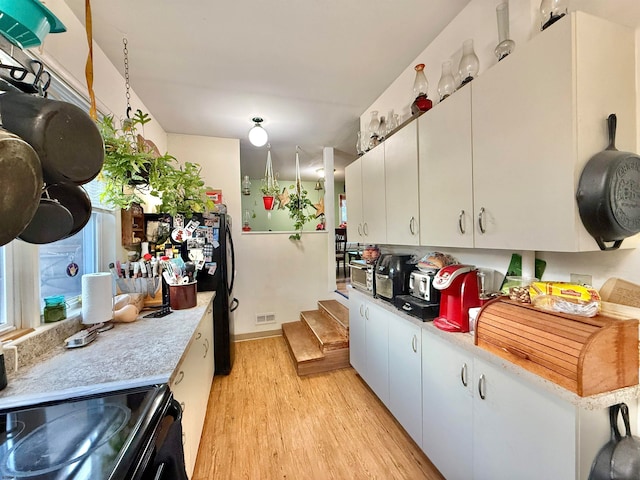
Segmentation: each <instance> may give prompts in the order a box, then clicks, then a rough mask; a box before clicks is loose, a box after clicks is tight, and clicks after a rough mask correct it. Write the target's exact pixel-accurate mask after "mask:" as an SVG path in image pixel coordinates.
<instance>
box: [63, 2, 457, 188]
mask: <svg viewBox="0 0 640 480" xmlns="http://www.w3.org/2000/svg"><path fill="white" fill-rule="evenodd" d="M65 1H66V3H67V4H68V5H69V7H70V8H71V9H72V10H73V12H74V14H75V15H76V16H77V17H78V18H79V19H80V21H81V22H82V23H83V24H84V5H85V0H65ZM468 2H469V0H431V1H430V2H425V1H424V0H348V1H345V0H270V1H265V0H239V1H213V0H180V1H179V0H109V1H106V0H103V1H100V0H94V1H93V2H92V4H91V9H92V15H93V35H94V39H95V41H96V42H97V44H98V45H99V46H100V47H101V48H102V50H104V52H105V53H106V55H107V56H108V57H109V59H110V60H111V62H112V63H113V64H114V65H115V66H116V67H117V68H119V69H120V70H121V71H122V73H124V66H123V65H124V55H123V38H124V37H126V38H127V43H128V58H129V73H130V83H131V87H132V88H133V89H134V90H135V92H136V93H137V94H138V96H139V97H140V98H141V100H142V101H143V102H144V104H145V105H146V107H147V108H148V109H149V111H150V113H151V114H152V117H153V119H154V121H157V122H159V124H160V125H161V126H162V127H163V128H164V130H165V131H167V132H169V133H180V134H189V135H204V136H214V137H229V138H239V139H240V156H241V169H242V172H241V173H242V174H243V175H250V176H251V177H252V178H260V177H262V176H263V175H264V166H265V161H266V147H262V148H256V147H254V146H252V145H251V144H250V143H249V141H248V139H247V132H248V130H249V129H250V128H251V126H252V122H251V118H252V117H254V116H259V117H262V118H263V119H264V123H263V125H264V128H265V129H266V130H267V132H268V133H269V142H270V144H271V152H272V159H273V165H274V171H276V172H279V175H280V178H282V179H292V178H294V172H295V170H294V165H295V149H296V145H299V146H300V162H301V164H302V165H304V166H305V168H304V169H303V179H305V177H306V178H307V179H310V180H315V179H316V175H317V174H316V170H317V169H318V168H320V167H322V148H323V147H334V148H335V149H336V150H335V165H336V177H337V178H338V179H340V178H343V175H344V166H345V165H347V164H348V163H350V162H351V161H352V160H353V159H354V158H355V156H356V151H355V143H356V133H357V130H358V128H359V117H360V115H361V114H362V113H363V112H364V111H365V110H366V109H367V108H368V107H369V106H370V105H371V104H372V103H373V102H374V101H375V100H376V98H377V97H378V96H379V95H380V94H381V93H382V92H383V91H384V90H385V89H386V88H387V87H388V86H389V85H390V84H391V83H392V82H393V80H395V79H396V78H397V77H398V75H399V74H400V73H401V72H402V71H403V70H404V69H405V68H406V67H407V65H409V64H410V63H411V62H412V61H413V60H414V59H415V58H416V57H417V56H418V55H419V53H420V52H421V51H422V50H424V48H425V47H426V46H427V45H428V44H429V43H430V42H431V41H432V40H433V39H434V38H435V37H436V36H437V35H438V34H439V33H440V32H441V31H442V29H443V28H444V27H445V26H446V25H447V24H448V23H449V22H450V21H451V20H452V19H453V18H454V17H455V16H456V15H457V13H458V12H459V11H460V10H461V9H462V8H464V6H465V5H466V4H467V3H468ZM432 12H437V15H433V14H431V13H432ZM118 88H120V87H118ZM122 88H123V92H122V93H123V96H124V94H125V92H124V87H122ZM132 106H133V108H134V109H135V108H136V106H135V105H132Z"/></svg>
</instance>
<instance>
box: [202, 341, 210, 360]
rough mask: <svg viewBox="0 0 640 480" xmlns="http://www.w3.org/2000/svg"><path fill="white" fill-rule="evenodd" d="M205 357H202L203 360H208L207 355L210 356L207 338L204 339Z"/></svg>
mask: <svg viewBox="0 0 640 480" xmlns="http://www.w3.org/2000/svg"><path fill="white" fill-rule="evenodd" d="M203 345H204V355H203V356H202V358H207V355H208V354H209V339H208V338H205V339H204V343H203Z"/></svg>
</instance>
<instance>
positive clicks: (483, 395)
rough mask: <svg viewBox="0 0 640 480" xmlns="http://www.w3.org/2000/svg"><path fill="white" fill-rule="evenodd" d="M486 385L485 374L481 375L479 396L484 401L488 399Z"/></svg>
mask: <svg viewBox="0 0 640 480" xmlns="http://www.w3.org/2000/svg"><path fill="white" fill-rule="evenodd" d="M485 383H486V380H485V378H484V373H483V374H482V375H480V378H479V379H478V394H479V395H480V398H481V399H482V400H484V399H485V398H486V396H487V395H486V392H485Z"/></svg>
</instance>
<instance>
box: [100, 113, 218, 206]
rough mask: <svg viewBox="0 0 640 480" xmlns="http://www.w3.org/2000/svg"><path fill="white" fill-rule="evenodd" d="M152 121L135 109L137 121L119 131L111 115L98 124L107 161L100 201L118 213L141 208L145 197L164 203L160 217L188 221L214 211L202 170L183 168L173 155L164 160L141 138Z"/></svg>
mask: <svg viewBox="0 0 640 480" xmlns="http://www.w3.org/2000/svg"><path fill="white" fill-rule="evenodd" d="M150 121H151V118H150V117H149V115H148V114H146V113H143V112H142V111H141V110H136V113H135V114H134V116H133V118H130V119H126V120H125V121H124V122H122V126H121V127H117V126H116V122H115V121H114V118H113V116H111V115H108V116H105V117H103V118H102V119H101V120H99V121H98V128H99V130H100V133H101V135H102V138H103V140H104V148H105V157H104V164H103V166H102V172H101V174H100V179H101V180H102V181H103V182H104V186H105V188H104V192H103V193H102V195H101V197H100V200H101V201H103V202H105V203H107V204H109V205H111V206H113V207H116V208H122V209H129V208H130V207H131V205H133V204H134V203H143V202H144V200H143V198H142V195H143V194H146V193H148V194H150V195H152V196H154V197H157V198H160V199H161V202H162V203H161V204H160V206H159V207H158V211H159V213H167V214H169V215H176V214H177V213H181V214H183V215H185V216H187V217H188V216H190V215H191V214H192V213H193V212H204V211H205V210H208V209H211V208H213V207H214V204H213V201H212V200H211V199H209V198H208V197H207V195H206V191H207V187H206V186H205V184H204V181H203V180H202V179H201V178H200V166H199V165H198V164H196V163H190V162H186V163H185V164H184V165H183V166H181V165H180V164H179V163H178V161H177V160H176V158H175V157H174V156H172V155H170V154H169V153H165V154H164V155H161V154H160V152H159V151H158V149H157V147H156V146H155V145H154V144H153V142H150V141H149V140H146V139H145V138H144V137H143V136H142V135H141V134H139V133H138V129H139V128H140V129H141V130H142V132H143V133H144V125H146V124H147V123H149V122H150Z"/></svg>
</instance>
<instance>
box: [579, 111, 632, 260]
mask: <svg viewBox="0 0 640 480" xmlns="http://www.w3.org/2000/svg"><path fill="white" fill-rule="evenodd" d="M607 125H608V130H609V146H608V147H607V148H606V149H605V150H603V151H602V152H600V153H597V154H596V155H594V156H593V157H591V159H590V160H589V161H588V162H587V164H586V165H585V167H584V169H583V170H582V174H581V175H580V181H579V183H578V191H577V193H576V200H577V202H578V210H579V212H580V218H581V219H582V223H583V225H584V227H585V228H586V230H587V232H589V234H590V235H591V236H592V237H593V238H594V239H595V241H596V243H597V244H598V247H599V248H600V250H615V249H617V248H619V247H620V245H622V241H623V240H624V239H625V238H627V237H631V236H633V235H635V234H636V233H638V232H640V157H639V156H638V155H636V154H635V153H629V152H621V151H619V150H617V149H616V147H615V137H616V126H617V118H616V115H615V114H614V113H612V114H611V115H609V117H608V118H607ZM610 242H613V244H612V245H606V244H607V243H610Z"/></svg>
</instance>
